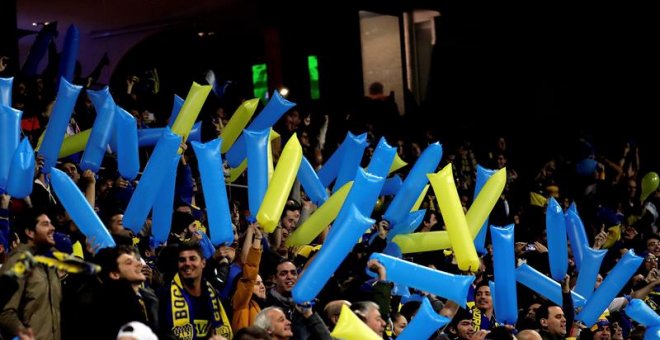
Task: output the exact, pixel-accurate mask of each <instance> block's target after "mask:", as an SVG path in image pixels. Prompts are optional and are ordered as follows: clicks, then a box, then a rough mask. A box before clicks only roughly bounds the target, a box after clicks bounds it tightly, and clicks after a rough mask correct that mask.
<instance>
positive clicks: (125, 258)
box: [114, 254, 146, 283]
mask: <svg viewBox="0 0 660 340" xmlns="http://www.w3.org/2000/svg"><path fill="white" fill-rule="evenodd" d="M117 267H118V270H119V272H117V273H114V274H115V275H114V276H115V277H114V279H115V280H118V279H124V280H127V281H128V282H130V283H140V282H144V281H145V280H146V278H145V276H144V274H143V273H142V262H141V261H140V260H138V259H137V257H136V256H135V254H121V255H120V256H119V258H117Z"/></svg>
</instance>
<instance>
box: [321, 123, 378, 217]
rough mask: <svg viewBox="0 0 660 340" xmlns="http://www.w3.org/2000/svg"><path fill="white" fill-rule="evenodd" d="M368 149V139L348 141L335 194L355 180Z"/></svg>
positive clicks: (334, 188)
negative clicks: (365, 150) (365, 151)
mask: <svg viewBox="0 0 660 340" xmlns="http://www.w3.org/2000/svg"><path fill="white" fill-rule="evenodd" d="M358 137H359V136H358ZM366 147H367V141H366V138H365V140H361V139H359V138H356V139H353V138H349V139H348V140H347V143H346V147H345V149H344V152H343V157H342V159H341V163H340V165H339V171H337V179H336V180H335V184H334V186H333V190H332V191H333V192H335V191H337V190H339V188H341V187H342V186H343V185H344V184H346V183H348V182H349V181H352V180H353V178H355V173H356V171H357V169H358V168H360V162H361V161H362V154H364V149H365V148H366ZM321 169H323V168H321ZM374 175H376V174H374ZM379 177H383V176H379ZM363 213H364V212H363Z"/></svg>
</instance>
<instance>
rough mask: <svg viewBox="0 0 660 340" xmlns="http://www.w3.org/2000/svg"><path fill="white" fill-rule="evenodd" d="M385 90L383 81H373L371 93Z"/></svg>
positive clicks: (370, 88)
mask: <svg viewBox="0 0 660 340" xmlns="http://www.w3.org/2000/svg"><path fill="white" fill-rule="evenodd" d="M383 91H385V88H384V87H383V84H382V83H379V82H373V83H371V85H369V94H381V93H383Z"/></svg>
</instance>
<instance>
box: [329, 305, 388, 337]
mask: <svg viewBox="0 0 660 340" xmlns="http://www.w3.org/2000/svg"><path fill="white" fill-rule="evenodd" d="M330 335H332V337H334V338H337V339H343V340H382V339H383V338H382V337H381V336H379V335H378V334H376V333H375V332H374V331H373V330H372V329H371V328H369V326H367V324H365V323H364V322H362V320H360V318H358V317H357V315H355V314H354V313H353V312H352V311H351V309H350V308H348V307H347V306H346V305H342V306H341V313H340V314H339V319H338V320H337V325H336V326H335V328H334V329H333V330H332V333H330Z"/></svg>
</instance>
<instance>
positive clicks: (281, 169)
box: [248, 134, 302, 233]
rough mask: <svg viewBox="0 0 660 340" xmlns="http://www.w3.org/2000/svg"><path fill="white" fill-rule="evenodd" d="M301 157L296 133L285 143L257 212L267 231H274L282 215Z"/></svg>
mask: <svg viewBox="0 0 660 340" xmlns="http://www.w3.org/2000/svg"><path fill="white" fill-rule="evenodd" d="M301 159H302V146H301V145H300V142H299V141H298V137H297V136H296V135H295V134H294V135H292V136H291V138H289V141H288V142H287V143H286V145H284V149H283V150H282V155H281V156H280V160H279V162H278V163H277V168H276V169H275V172H274V173H273V178H272V179H271V181H270V184H269V185H268V190H267V191H266V194H265V195H264V200H263V202H262V203H261V207H259V211H258V212H257V221H259V224H260V225H261V226H262V227H263V229H264V231H265V232H267V233H272V232H273V230H275V227H276V226H277V223H278V222H279V220H280V216H282V211H284V205H285V204H286V200H287V198H288V197H289V193H290V192H291V188H292V187H293V182H294V181H295V180H296V174H297V173H298V168H299V167H300V161H301ZM249 170H250V169H249V168H248V171H249Z"/></svg>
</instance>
